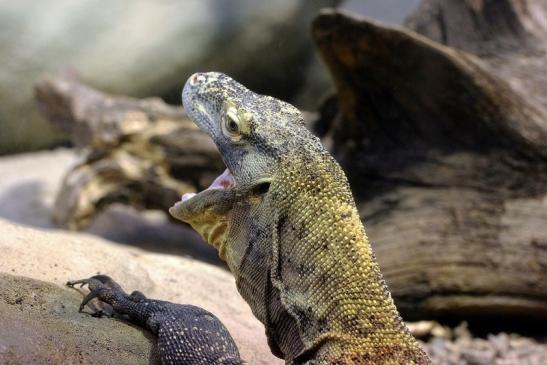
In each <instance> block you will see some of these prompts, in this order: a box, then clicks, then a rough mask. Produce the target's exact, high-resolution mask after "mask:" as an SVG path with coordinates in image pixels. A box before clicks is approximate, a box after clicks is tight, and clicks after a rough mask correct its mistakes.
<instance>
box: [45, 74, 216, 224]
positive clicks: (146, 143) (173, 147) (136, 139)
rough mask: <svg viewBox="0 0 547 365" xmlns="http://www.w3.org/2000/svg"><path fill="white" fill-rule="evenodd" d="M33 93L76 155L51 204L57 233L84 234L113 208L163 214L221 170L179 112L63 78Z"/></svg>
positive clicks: (159, 103) (155, 101)
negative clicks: (78, 158) (124, 206)
mask: <svg viewBox="0 0 547 365" xmlns="http://www.w3.org/2000/svg"><path fill="white" fill-rule="evenodd" d="M35 95H36V98H37V100H38V105H39V108H40V110H42V111H43V113H44V114H45V115H46V116H47V118H48V120H50V121H51V122H52V123H53V125H54V126H56V127H58V128H59V129H61V130H62V131H64V132H66V133H67V134H68V135H69V136H70V137H71V140H72V143H73V144H74V145H75V146H76V147H77V148H79V149H80V151H81V155H82V158H81V161H80V162H79V163H78V164H76V165H75V166H74V167H73V168H72V170H71V171H69V172H68V174H67V176H66V177H65V179H64V181H63V185H62V188H61V189H60V191H59V194H58V195H57V198H56V202H55V206H54V211H53V220H54V221H55V222H56V223H57V224H59V225H61V226H63V227H66V228H69V229H81V228H84V227H86V226H87V225H88V224H89V223H91V221H92V220H93V218H94V217H95V216H96V215H97V213H98V212H99V211H101V210H102V209H103V208H105V207H106V206H108V205H109V204H112V203H115V202H121V203H126V204H130V205H132V206H134V207H136V208H138V209H161V210H163V211H167V210H166V209H167V208H168V207H170V206H171V205H173V202H175V201H177V200H180V196H181V194H184V193H188V192H195V191H196V190H197V189H204V188H205V187H206V186H208V184H209V183H210V182H211V181H212V180H213V179H214V177H215V176H216V175H218V171H220V170H222V169H223V166H224V164H223V162H222V160H221V159H220V155H219V154H218V152H217V149H216V146H215V145H214V143H213V142H212V141H211V139H210V138H209V137H207V136H206V135H205V134H203V133H202V132H201V131H199V129H198V128H197V127H196V126H195V124H194V123H193V122H192V121H190V119H188V117H187V116H186V113H185V112H184V110H183V109H182V107H173V106H169V105H167V104H165V103H164V102H163V101H162V100H160V99H157V98H151V99H142V100H138V99H132V98H127V97H115V96H111V95H108V94H105V93H101V92H99V91H97V90H94V89H92V88H90V87H88V86H85V85H82V84H81V83H80V82H78V81H77V80H76V79H75V78H73V77H70V76H62V77H50V78H46V79H44V80H42V81H41V82H40V83H39V84H38V85H37V86H36V88H35Z"/></svg>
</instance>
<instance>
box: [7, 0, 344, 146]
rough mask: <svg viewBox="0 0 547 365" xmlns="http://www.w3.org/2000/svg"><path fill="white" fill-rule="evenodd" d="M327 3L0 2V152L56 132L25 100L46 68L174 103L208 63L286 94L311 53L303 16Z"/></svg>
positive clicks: (39, 141) (196, 0)
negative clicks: (192, 76)
mask: <svg viewBox="0 0 547 365" xmlns="http://www.w3.org/2000/svg"><path fill="white" fill-rule="evenodd" d="M334 2H336V1H334V0H321V1H313V2H312V1H307V2H295V1H289V0H283V1H259V2H257V1H251V0H241V1H238V2H236V3H234V2H231V1H213V0H206V1H203V0H191V1H183V2H177V1H169V0H161V1H154V2H149V1H142V0H141V1H131V2H130V1H124V0H114V1H109V2H108V3H107V4H105V3H104V2H102V1H98V0H88V1H78V2H72V1H68V0H54V1H48V2H35V1H30V0H22V1H0V30H1V31H0V63H1V64H2V72H1V73H0V99H1V100H2V105H1V106H0V126H1V128H2V133H1V134H0V153H5V152H9V151H20V150H27V149H29V148H37V147H41V146H44V145H48V144H50V143H51V142H52V141H54V140H55V139H56V137H58V136H56V134H55V133H54V132H53V129H52V128H51V127H49V126H48V125H47V124H46V123H44V121H43V120H42V119H41V118H40V117H39V116H38V113H37V112H36V110H35V108H34V107H33V105H32V85H33V83H34V82H35V81H36V80H37V78H39V76H40V75H41V74H43V73H44V72H47V71H59V70H65V69H71V70H75V71H76V72H77V73H78V74H79V75H81V77H82V78H83V79H84V80H85V81H87V82H88V83H90V84H92V85H95V86H98V87H100V88H101V89H104V90H109V91H112V92H117V93H123V94H128V95H135V96H147V95H161V96H165V97H166V98H167V99H170V100H176V101H177V102H178V100H179V92H180V87H181V86H182V83H183V81H184V80H185V79H186V78H187V77H188V76H189V75H190V74H191V73H193V72H195V71H198V70H210V69H215V70H218V71H224V72H226V73H230V74H232V75H234V76H235V77H236V78H237V79H239V80H241V81H243V82H244V83H245V84H247V85H249V86H252V87H253V88H255V89H258V90H263V91H267V92H268V93H270V94H274V95H278V96H285V97H290V96H291V95H292V94H293V93H294V92H296V91H297V90H298V86H299V85H300V84H301V82H302V78H303V76H304V70H305V69H306V67H307V64H308V63H309V61H310V58H311V55H312V46H311V41H310V39H309V24H310V20H311V18H312V17H313V16H314V15H315V13H316V12H317V10H318V9H319V8H321V7H323V6H326V5H332V4H333V3H334Z"/></svg>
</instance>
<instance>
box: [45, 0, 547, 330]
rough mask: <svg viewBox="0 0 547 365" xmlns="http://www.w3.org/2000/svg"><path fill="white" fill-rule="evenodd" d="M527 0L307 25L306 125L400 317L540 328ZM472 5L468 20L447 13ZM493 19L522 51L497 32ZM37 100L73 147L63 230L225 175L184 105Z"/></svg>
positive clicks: (544, 159)
mask: <svg viewBox="0 0 547 365" xmlns="http://www.w3.org/2000/svg"><path fill="white" fill-rule="evenodd" d="M499 3H503V4H505V5H504V6H505V7H504V6H502V5H499V6H501V7H498V5H495V4H499ZM525 3H526V2H525V1H514V2H511V1H509V0H503V1H499V2H496V1H466V2H463V1H461V2H460V1H448V0H447V1H424V2H423V4H422V6H421V7H420V9H419V10H418V13H417V14H415V15H414V16H413V17H412V18H411V19H410V20H409V22H408V26H409V27H411V28H413V29H415V30H417V31H419V32H421V33H422V34H423V35H425V36H427V37H429V38H426V37H424V36H420V35H418V34H417V33H415V32H413V31H411V30H409V29H404V28H392V27H386V26H382V25H380V24H376V23H374V22H372V21H369V20H366V19H356V18H352V17H350V16H347V15H344V14H340V13H337V12H333V11H325V12H323V13H322V14H321V15H319V16H318V18H317V19H316V20H315V22H314V24H313V35H314V38H315V41H316V43H317V46H318V48H319V50H320V52H321V54H322V56H323V58H324V59H325V61H326V63H327V65H328V67H329V69H330V71H331V73H332V75H333V77H334V80H335V82H336V86H337V95H336V97H333V98H331V99H330V100H329V101H327V103H325V105H324V106H323V108H322V110H321V116H320V118H319V119H318V120H317V121H316V122H314V123H313V124H311V123H310V125H312V126H313V128H314V129H315V131H316V133H317V134H319V135H320V136H321V137H322V139H323V142H324V143H325V144H326V145H327V146H329V148H330V150H331V151H332V153H333V154H334V155H335V157H336V158H337V159H338V161H339V162H340V163H341V164H342V165H343V166H344V168H345V170H346V172H347V174H348V177H349V179H350V183H351V185H352V189H353V191H354V194H355V197H356V201H357V203H358V207H359V210H360V212H361V215H362V217H363V219H364V221H365V223H366V227H367V232H368V233H369V237H370V238H371V241H372V244H373V246H374V249H375V251H376V253H377V257H378V260H379V262H380V265H381V267H382V270H383V272H384V274H385V277H386V280H387V281H388V284H389V286H390V288H391V290H392V293H393V296H394V298H395V300H396V302H397V304H398V306H399V308H400V309H401V311H402V312H403V315H404V316H405V319H408V320H411V319H421V318H435V317H436V318H439V317H459V318H462V317H465V318H468V317H469V316H472V315H475V316H505V317H507V316H533V317H537V318H543V319H547V280H546V278H547V128H546V126H547V117H546V116H547V113H546V108H545V105H546V103H545V100H546V99H547V97H545V95H538V93H539V94H541V93H542V91H543V90H544V89H545V85H544V84H542V83H541V82H540V81H538V80H540V79H541V77H544V76H543V75H546V74H547V70H546V69H545V59H546V58H545V48H542V47H543V45H542V43H541V42H542V40H545V39H546V38H542V37H540V36H539V34H540V33H541V32H540V30H541V29H543V30H544V28H541V26H540V25H538V24H537V22H533V21H532V20H530V19H529V18H526V17H527V16H530V11H529V12H524V11H521V10H522V9H523V6H524V5H523V4H525ZM530 4H535V6H540V5H538V4H540V2H539V0H538V1H537V2H532V1H530ZM517 5H518V6H519V7H517ZM540 7H542V6H540ZM453 8H454V9H455V10H454V9H453ZM513 8H515V9H521V10H519V12H517V11H514V12H510V11H509V10H511V9H513ZM507 9H509V10H507ZM542 9H543V7H542ZM456 10H457V11H456ZM466 11H468V12H469V11H471V12H473V13H472V14H474V16H475V21H474V22H470V23H469V24H464V25H461V22H459V21H457V19H453V18H451V17H454V16H455V17H462V18H463V19H466V16H467V15H466V14H467V13H466ZM439 14H440V15H439ZM500 14H502V15H503V16H509V15H511V16H514V19H513V18H511V21H510V20H509V19H508V20H507V21H506V22H507V24H509V25H507V32H511V31H512V30H514V29H516V33H515V34H513V33H509V34H512V35H513V36H514V37H520V38H518V39H519V40H515V41H514V42H516V43H511V42H510V41H508V40H506V38H507V37H508V38H507V39H509V40H510V39H512V38H511V37H510V36H509V35H507V34H505V33H503V32H502V31H501V30H497V28H492V27H493V26H494V24H497V23H496V22H495V21H494V20H493V19H494V18H496V17H500V16H502V15H500ZM544 14H545V15H546V16H547V11H546V12H544ZM504 19H505V18H504ZM452 21H453V22H454V24H453V23H452ZM514 22H517V23H519V24H520V23H522V24H525V25H526V26H525V25H522V29H520V28H518V27H516V28H515V27H514V26H513V23H514ZM450 24H452V25H450ZM530 24H532V25H530ZM466 27H467V28H466ZM473 27H479V28H480V31H481V32H483V33H480V34H482V35H480V36H478V35H477V31H478V30H477V29H475V28H473ZM451 34H453V35H451ZM465 34H468V37H467V38H466V37H465ZM498 37H503V39H501V38H498ZM456 40H458V41H456ZM443 42H444V43H446V45H443V44H441V43H443ZM508 44H509V45H511V44H512V45H514V47H513V46H508ZM466 45H467V46H466ZM517 45H518V46H517ZM451 46H452V47H451ZM456 47H457V48H456ZM542 52H543V53H542ZM473 53H474V54H473ZM526 62H529V63H531V64H532V65H533V67H535V68H536V69H537V72H539V71H541V70H543V71H544V72H543V73H542V74H541V75H539V76H538V77H536V79H534V77H533V76H534V73H533V72H530V71H529V70H528V69H527V68H524V69H525V70H523V69H522V68H520V67H521V66H522V64H523V63H526ZM36 95H37V99H38V101H39V105H40V107H41V109H42V110H43V111H44V113H45V114H46V115H47V116H48V118H49V119H50V120H51V121H52V123H54V124H56V125H58V126H59V127H60V128H62V129H64V130H65V131H67V132H69V134H70V135H71V136H72V139H73V142H74V144H75V145H76V146H78V147H80V148H81V149H82V151H83V158H82V161H81V163H80V164H78V165H76V166H75V167H74V168H73V169H72V170H71V171H70V172H69V173H68V175H67V177H66V178H65V181H64V185H63V188H62V189H61V192H60V193H59V196H58V199H57V204H56V208H55V219H56V220H57V222H59V223H60V224H61V225H64V226H65V227H69V228H75V229H76V228H80V227H82V226H84V225H85V224H87V223H89V221H90V220H91V219H92V218H93V216H94V215H95V214H96V213H97V211H98V210H100V209H101V208H102V207H104V206H106V205H108V204H110V203H112V202H115V201H117V202H119V201H121V202H126V203H128V204H132V205H134V206H136V207H137V208H143V209H144V208H160V209H163V210H167V208H168V207H169V206H171V205H172V203H173V202H174V201H176V200H178V198H179V196H180V194H182V193H185V192H188V191H195V190H197V189H203V188H204V187H205V186H206V185H208V183H209V182H210V180H211V179H212V177H213V176H214V175H215V174H217V173H219V172H220V171H221V170H222V169H223V164H222V162H221V161H220V158H219V156H218V153H217V151H216V148H215V147H214V145H213V144H212V142H211V141H210V140H209V139H208V138H207V137H205V136H204V135H202V134H201V132H199V131H198V130H197V129H196V128H195V127H194V126H193V124H192V123H190V122H189V121H188V119H187V118H186V116H185V114H184V112H183V111H182V109H180V108H176V107H171V106H167V105H165V104H164V103H163V102H161V101H159V100H135V99H128V98H121V97H113V96H109V95H105V94H102V93H100V92H98V91H95V90H92V89H90V88H88V87H86V86H83V85H81V84H79V83H78V82H76V81H75V80H72V79H69V78H50V79H46V80H44V81H43V82H41V83H40V84H39V85H38V86H37V88H36Z"/></svg>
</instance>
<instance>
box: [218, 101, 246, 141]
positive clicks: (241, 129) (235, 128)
mask: <svg viewBox="0 0 547 365" xmlns="http://www.w3.org/2000/svg"><path fill="white" fill-rule="evenodd" d="M249 121H250V114H248V113H239V112H238V111H237V109H235V108H234V107H227V108H226V109H225V112H224V116H223V118H222V122H221V128H222V133H223V134H224V135H225V136H226V137H228V138H230V139H231V140H232V141H233V142H237V141H240V140H241V137H242V135H243V134H245V133H246V132H247V131H248V123H249Z"/></svg>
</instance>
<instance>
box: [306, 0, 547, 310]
mask: <svg viewBox="0 0 547 365" xmlns="http://www.w3.org/2000/svg"><path fill="white" fill-rule="evenodd" d="M432 3H433V2H432ZM440 3H443V4H445V5H446V4H449V3H450V4H453V3H455V2H450V1H445V2H442V1H441V2H440ZM460 3H466V2H460ZM468 3H471V2H468ZM476 3H479V2H476ZM483 3H489V2H488V1H486V2H483ZM461 6H462V7H463V5H461ZM444 15H445V16H447V17H448V16H450V14H444ZM489 15H492V14H489ZM421 24H422V25H421V29H424V27H425V28H427V26H426V25H424V23H421ZM459 32H460V35H462V36H463V35H465V33H466V30H465V29H461V28H460V29H459ZM469 32H470V33H471V34H474V32H475V30H473V29H471V30H469ZM313 34H314V37H315V41H316V44H317V46H318V48H319V49H320V52H321V54H322V56H323V58H324V60H325V61H326V63H327V65H328V67H329V69H330V71H331V73H332V74H333V77H334V80H335V82H336V86H337V97H336V99H332V100H330V101H329V103H328V105H325V106H324V110H323V116H322V118H321V121H320V123H319V125H318V127H319V129H318V130H319V131H320V132H321V134H322V136H323V140H324V141H325V143H327V144H328V145H329V146H330V148H331V151H332V153H333V154H334V155H335V157H336V158H337V159H338V161H339V162H340V163H341V164H342V166H343V167H344V169H345V171H347V172H348V176H349V179H350V184H351V186H352V190H353V192H354V194H355V197H356V201H357V202H358V205H359V207H358V208H359V210H360V213H361V215H362V218H363V220H364V222H365V226H366V228H367V232H368V234H369V238H370V239H371V241H372V244H373V247H374V249H375V252H376V254H377V257H378V260H379V262H380V266H381V268H382V271H383V273H384V275H385V278H386V280H387V282H388V284H389V286H390V289H391V291H392V293H393V296H394V298H395V300H396V302H397V304H398V307H399V308H400V310H401V311H402V312H403V316H404V317H405V318H406V319H418V318H428V317H429V318H431V317H444V316H450V317H454V316H456V317H466V318H468V317H469V316H508V315H511V316H512V315H520V316H536V317H542V318H547V280H545V279H546V278H547V129H546V128H545V126H546V114H545V112H544V109H543V108H542V105H541V103H540V102H538V100H539V99H540V97H537V98H534V97H528V95H525V94H524V93H522V92H521V91H522V89H519V88H514V87H513V86H512V82H511V81H512V80H507V79H505V78H502V77H500V76H501V75H503V74H508V73H506V71H504V70H495V69H494V67H493V65H494V64H495V62H493V63H489V62H486V61H484V60H481V59H479V58H478V57H477V55H472V54H470V53H467V52H465V51H463V50H460V49H456V48H452V47H447V46H444V45H442V44H439V43H437V42H434V41H432V40H431V39H428V38H425V37H423V36H420V35H418V34H416V33H414V32H412V31H410V30H407V29H403V28H392V27H386V26H382V25H380V24H377V23H375V22H373V21H371V20H368V19H364V18H360V19H359V18H354V17H351V16H347V15H345V14H341V13H338V12H334V11H325V12H323V13H322V14H321V15H320V16H319V17H318V18H317V19H316V20H315V22H314V26H313ZM441 38H442V37H441ZM443 39H444V38H443ZM446 39H450V37H446ZM528 39H530V40H531V39H532V37H530V38H528ZM530 42H531V41H530ZM463 44H471V43H463ZM489 45H490V46H491V49H490V51H489V52H491V53H490V55H491V56H489V57H490V58H489V60H493V59H494V56H495V55H499V54H498V53H495V49H497V48H496V47H497V46H496V45H493V44H489ZM530 47H531V45H530ZM538 48H539V45H538ZM492 52H493V53H492ZM496 57H497V56H496ZM518 60H519V61H520V60H521V59H518ZM507 62H509V61H507ZM515 62H518V61H517V59H515ZM506 67H507V69H510V68H509V65H507V66H506ZM534 91H535V90H534V89H532V90H528V92H529V93H533V92H534Z"/></svg>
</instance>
